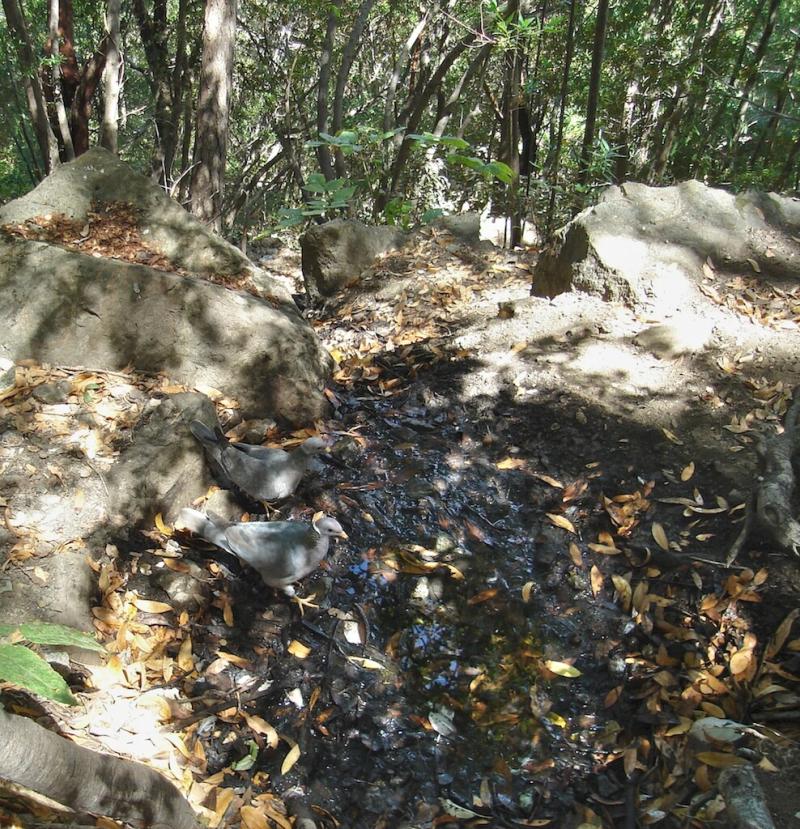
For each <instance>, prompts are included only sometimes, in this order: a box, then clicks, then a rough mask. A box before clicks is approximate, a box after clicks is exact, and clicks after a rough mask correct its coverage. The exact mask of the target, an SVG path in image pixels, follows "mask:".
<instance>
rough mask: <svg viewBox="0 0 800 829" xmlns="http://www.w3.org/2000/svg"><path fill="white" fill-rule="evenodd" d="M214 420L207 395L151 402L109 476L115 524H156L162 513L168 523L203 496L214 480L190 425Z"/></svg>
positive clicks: (188, 394) (184, 396)
mask: <svg viewBox="0 0 800 829" xmlns="http://www.w3.org/2000/svg"><path fill="white" fill-rule="evenodd" d="M216 416H217V415H216V412H215V411H214V405H213V403H212V402H211V400H209V398H207V397H206V396H205V395H203V394H196V393H181V394H172V395H168V396H167V397H166V398H164V399H163V400H161V401H152V402H151V405H150V406H149V407H148V409H147V410H146V411H145V412H144V414H143V416H142V418H141V420H140V421H139V423H138V424H137V425H136V428H135V429H134V432H133V438H132V440H131V443H130V444H129V445H128V447H127V448H126V449H124V450H123V451H122V452H121V453H120V456H119V458H118V459H117V461H116V462H115V463H114V466H113V467H112V468H111V471H110V473H109V475H108V497H109V509H110V512H111V514H112V520H113V521H114V523H116V524H118V525H119V526H120V527H122V526H134V525H136V524H138V523H140V522H142V521H149V522H151V523H152V520H153V518H154V517H155V515H156V514H157V513H159V512H160V513H161V515H162V516H163V517H164V519H165V520H166V521H168V522H170V521H172V520H173V519H174V518H175V516H176V515H177V514H178V511H179V510H180V509H181V508H182V507H185V506H188V505H189V504H191V503H192V501H194V499H195V498H198V497H199V496H201V495H203V494H205V492H206V490H207V489H208V488H209V486H210V485H211V484H212V482H213V479H212V478H211V475H210V473H209V472H208V468H207V464H206V462H205V458H204V457H203V453H202V451H199V450H198V447H197V441H196V440H195V438H194V437H193V435H192V433H191V432H190V431H189V426H188V424H189V422H190V421H192V420H197V419H205V420H211V421H214V420H216Z"/></svg>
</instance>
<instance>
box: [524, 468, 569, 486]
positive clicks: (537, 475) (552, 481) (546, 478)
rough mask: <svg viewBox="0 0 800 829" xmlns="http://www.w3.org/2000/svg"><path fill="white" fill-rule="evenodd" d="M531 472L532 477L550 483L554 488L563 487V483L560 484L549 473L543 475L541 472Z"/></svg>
mask: <svg viewBox="0 0 800 829" xmlns="http://www.w3.org/2000/svg"><path fill="white" fill-rule="evenodd" d="M531 474H532V475H533V477H534V478H538V479H539V480H540V481H544V482H545V483H546V484H550V486H552V487H555V488H556V489H564V484H562V483H561V481H557V480H556V479H555V478H551V477H550V476H549V475H543V474H542V473H541V472H533V473H531Z"/></svg>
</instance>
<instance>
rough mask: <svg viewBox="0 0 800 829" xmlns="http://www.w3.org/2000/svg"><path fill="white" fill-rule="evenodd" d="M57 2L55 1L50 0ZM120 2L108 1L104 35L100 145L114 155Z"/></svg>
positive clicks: (120, 56)
mask: <svg viewBox="0 0 800 829" xmlns="http://www.w3.org/2000/svg"><path fill="white" fill-rule="evenodd" d="M51 2H57V0H51ZM119 15H120V0H108V10H107V12H106V33H107V38H108V39H107V43H108V49H107V50H106V66H105V69H104V70H103V124H102V127H101V129H100V144H101V146H103V147H105V148H106V149H107V150H109V151H110V152H112V153H114V155H116V154H117V152H118V134H119V132H118V123H119V91H120V75H121V72H122V55H121V53H120V49H119V43H120V39H119Z"/></svg>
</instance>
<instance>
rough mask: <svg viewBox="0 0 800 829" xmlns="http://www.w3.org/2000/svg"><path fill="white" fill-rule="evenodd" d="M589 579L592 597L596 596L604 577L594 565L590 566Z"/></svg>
mask: <svg viewBox="0 0 800 829" xmlns="http://www.w3.org/2000/svg"><path fill="white" fill-rule="evenodd" d="M590 578H591V582H592V595H593V596H596V595H597V594H598V593H599V592H600V590H601V589H602V587H603V580H604V577H603V574H602V573H601V572H600V570H599V569H598V568H597V565H595V564H593V565H592V569H591V572H590Z"/></svg>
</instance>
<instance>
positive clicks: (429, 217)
mask: <svg viewBox="0 0 800 829" xmlns="http://www.w3.org/2000/svg"><path fill="white" fill-rule="evenodd" d="M440 216H444V210H442V208H441V207H432V208H431V209H430V210H426V211H425V212H424V213H423V214H422V216H420V221H421V222H422V224H424V225H429V224H430V223H431V222H432V221H434V219H438V218H439V217H440Z"/></svg>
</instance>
